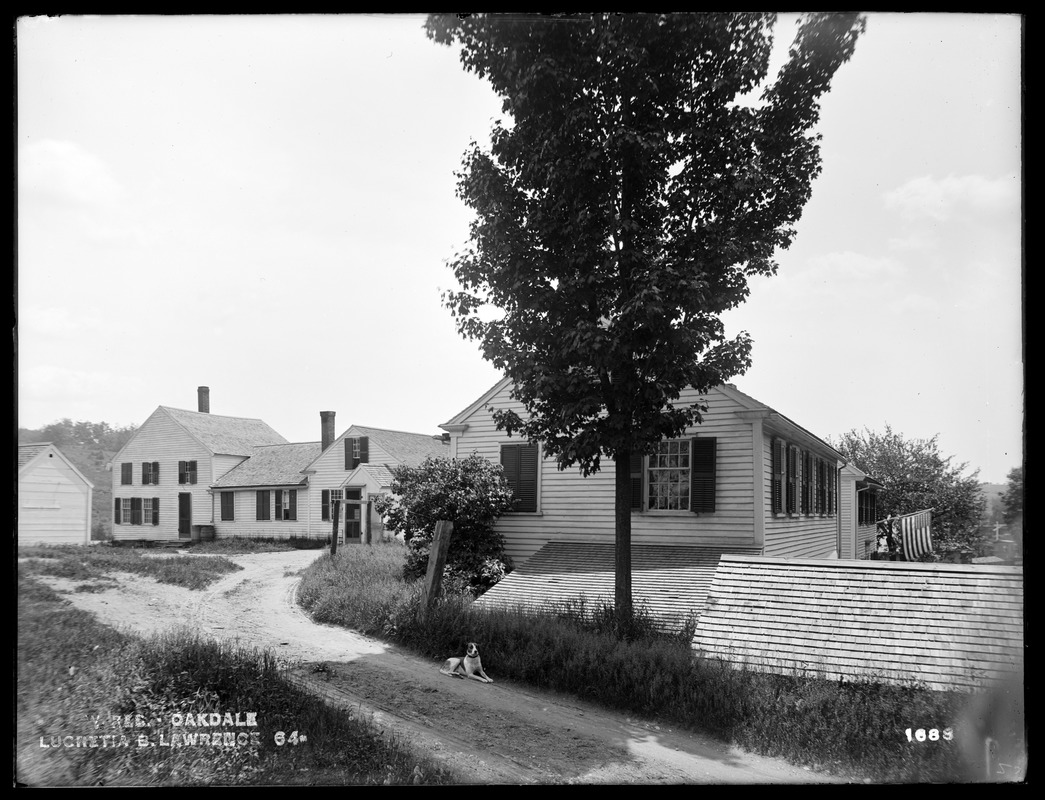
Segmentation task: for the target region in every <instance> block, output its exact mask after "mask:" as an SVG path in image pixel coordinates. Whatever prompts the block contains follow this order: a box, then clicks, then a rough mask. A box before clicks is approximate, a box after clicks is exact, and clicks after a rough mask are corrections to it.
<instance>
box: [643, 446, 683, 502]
mask: <svg viewBox="0 0 1045 800" xmlns="http://www.w3.org/2000/svg"><path fill="white" fill-rule="evenodd" d="M689 456H690V453H689V440H688V439H670V440H667V441H664V442H661V443H660V444H659V445H657V449H656V450H655V451H654V452H653V454H652V455H650V457H649V467H648V471H649V484H648V487H649V491H648V500H647V506H646V507H647V508H650V509H658V510H659V509H668V510H671V511H688V510H689V487H690V471H689V470H690V464H689Z"/></svg>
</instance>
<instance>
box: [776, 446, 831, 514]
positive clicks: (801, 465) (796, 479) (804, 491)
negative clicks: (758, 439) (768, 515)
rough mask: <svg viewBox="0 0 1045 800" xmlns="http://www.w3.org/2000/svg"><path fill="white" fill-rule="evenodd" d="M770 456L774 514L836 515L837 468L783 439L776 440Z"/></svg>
mask: <svg viewBox="0 0 1045 800" xmlns="http://www.w3.org/2000/svg"><path fill="white" fill-rule="evenodd" d="M771 454H772V473H773V479H772V484H771V492H772V498H771V500H772V509H773V513H774V514H790V515H796V516H797V515H799V514H805V515H807V516H812V515H820V516H824V515H827V516H830V515H832V514H834V513H835V480H836V478H835V469H834V468H833V466H832V464H831V462H830V461H829V460H825V459H823V458H820V457H819V456H817V455H814V454H813V453H811V452H810V451H808V450H802V449H801V448H799V447H798V446H797V445H793V444H791V443H789V442H786V441H784V440H783V439H774V440H773V443H772V451H771Z"/></svg>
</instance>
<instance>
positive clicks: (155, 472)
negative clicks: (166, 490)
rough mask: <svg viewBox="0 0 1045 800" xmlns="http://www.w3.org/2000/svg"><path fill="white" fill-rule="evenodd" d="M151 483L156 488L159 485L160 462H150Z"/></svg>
mask: <svg viewBox="0 0 1045 800" xmlns="http://www.w3.org/2000/svg"><path fill="white" fill-rule="evenodd" d="M152 483H153V485H154V486H158V485H159V483H160V462H159V461H153V462H152Z"/></svg>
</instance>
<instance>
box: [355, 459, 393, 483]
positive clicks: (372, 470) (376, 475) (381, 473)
mask: <svg viewBox="0 0 1045 800" xmlns="http://www.w3.org/2000/svg"><path fill="white" fill-rule="evenodd" d="M359 468H360V469H362V470H363V471H364V472H366V474H367V475H369V476H370V477H371V478H373V479H374V483H376V484H377V485H378V486H391V485H392V481H393V480H394V478H393V477H392V471H391V470H390V469H389V468H388V467H386V466H385V465H384V464H360V465H359Z"/></svg>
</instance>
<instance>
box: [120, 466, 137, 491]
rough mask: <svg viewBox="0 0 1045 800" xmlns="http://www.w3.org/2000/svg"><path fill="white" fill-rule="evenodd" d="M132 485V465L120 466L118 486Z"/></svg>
mask: <svg viewBox="0 0 1045 800" xmlns="http://www.w3.org/2000/svg"><path fill="white" fill-rule="evenodd" d="M132 483H134V464H130V463H128V464H120V485H121V486H130V485H131V484H132Z"/></svg>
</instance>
